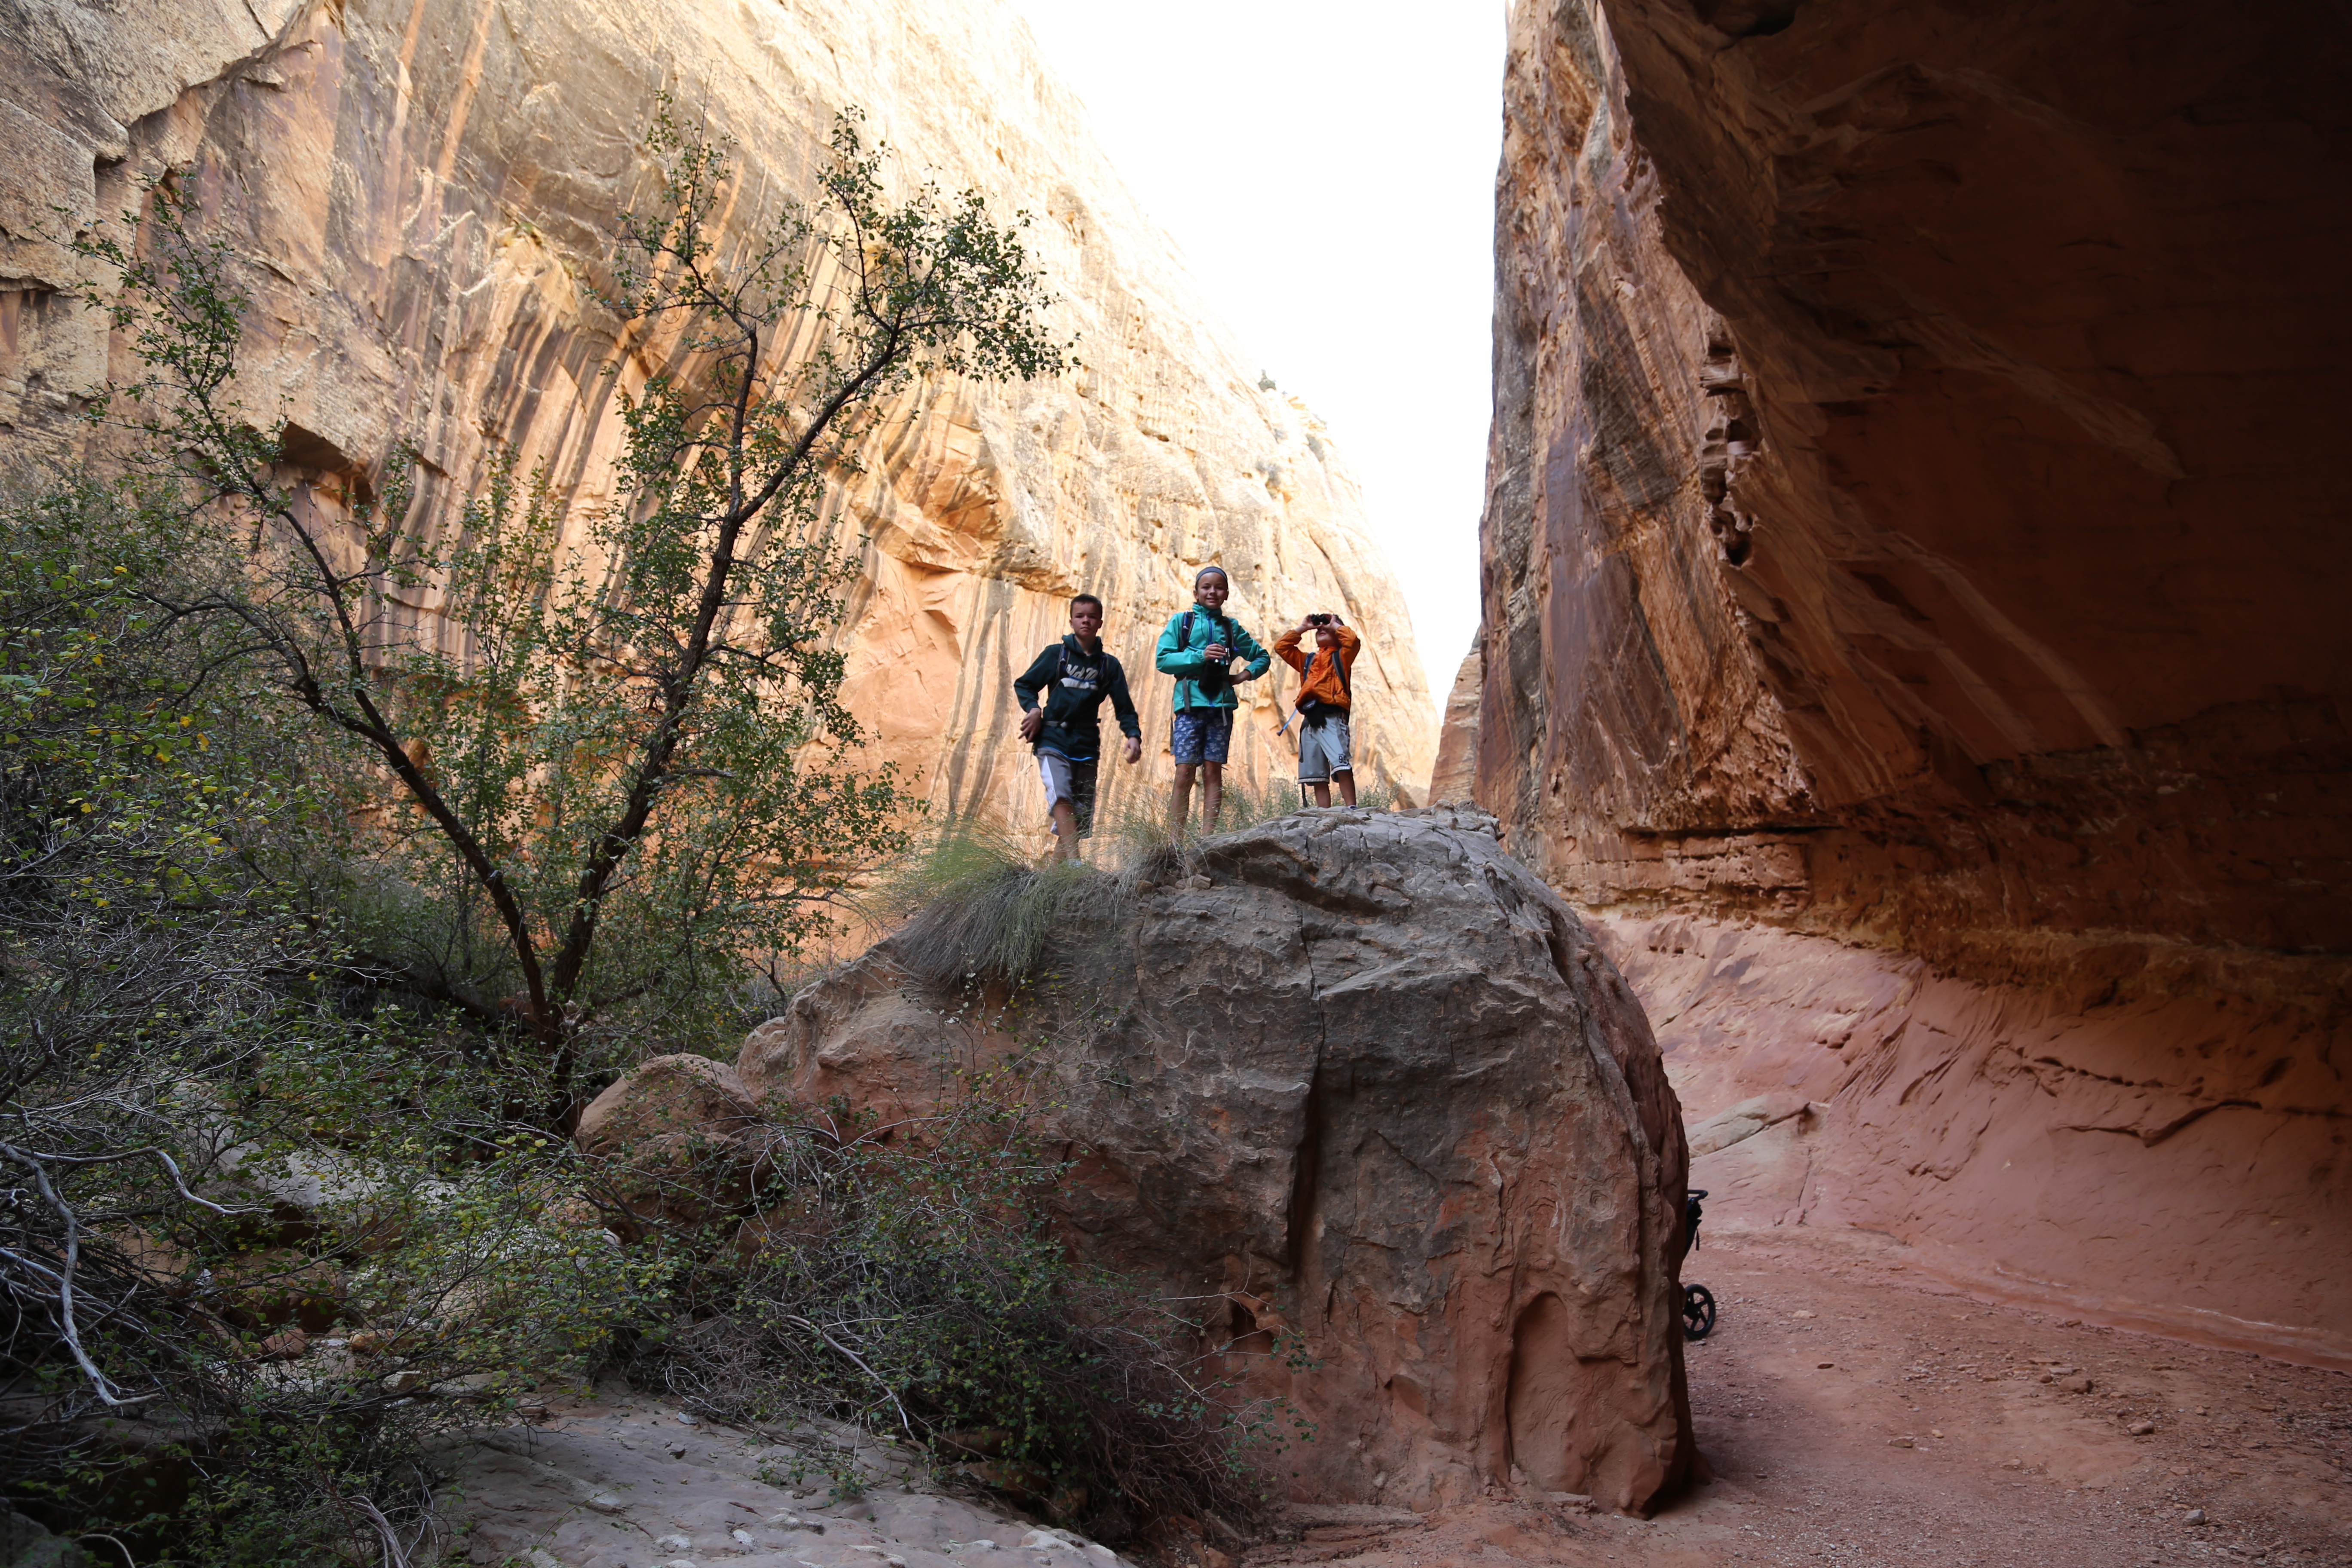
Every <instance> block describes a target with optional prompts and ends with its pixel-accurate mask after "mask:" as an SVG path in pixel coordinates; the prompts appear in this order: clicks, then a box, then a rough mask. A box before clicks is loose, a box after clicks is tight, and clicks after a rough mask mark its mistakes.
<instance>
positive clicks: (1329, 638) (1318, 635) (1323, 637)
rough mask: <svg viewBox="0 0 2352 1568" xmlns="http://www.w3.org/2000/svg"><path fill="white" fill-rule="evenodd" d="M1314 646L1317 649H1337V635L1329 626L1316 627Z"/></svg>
mask: <svg viewBox="0 0 2352 1568" xmlns="http://www.w3.org/2000/svg"><path fill="white" fill-rule="evenodd" d="M1315 646H1316V647H1319V648H1334V647H1339V633H1338V632H1335V631H1333V630H1332V629H1331V628H1330V627H1329V626H1317V627H1316V628H1315Z"/></svg>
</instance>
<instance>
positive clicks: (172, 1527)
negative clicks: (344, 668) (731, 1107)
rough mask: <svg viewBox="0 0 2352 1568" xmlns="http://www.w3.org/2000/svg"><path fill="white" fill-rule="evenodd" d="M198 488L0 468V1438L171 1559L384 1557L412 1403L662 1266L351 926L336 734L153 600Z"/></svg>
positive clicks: (403, 1477) (31, 1471) (28, 1498)
mask: <svg viewBox="0 0 2352 1568" xmlns="http://www.w3.org/2000/svg"><path fill="white" fill-rule="evenodd" d="M189 521H190V519H189V515H188V514H187V513H186V512H185V511H184V510H182V509H181V508H180V507H179V506H178V505H177V504H176V500H175V498H174V497H173V495H172V493H171V492H170V491H169V490H166V489H156V488H153V487H149V486H144V485H142V484H140V483H138V482H135V481H123V482H118V483H112V484H107V483H100V482H98V481H95V480H93V479H89V478H88V477H86V476H77V475H73V474H47V475H39V474H18V475H13V476H10V477H8V478H7V479H6V480H5V482H0V703H5V710H0V742H5V747H6V751H5V763H0V1184H5V1194H6V1198H7V1201H6V1202H5V1203H0V1475H5V1478H6V1479H5V1494H6V1496H7V1498H8V1500H10V1501H13V1502H15V1503H17V1504H19V1505H21V1506H23V1507H25V1508H26V1509H29V1510H33V1511H34V1512H36V1513H37V1514H38V1515H39V1516H41V1517H43V1518H45V1519H46V1520H47V1521H49V1522H51V1523H54V1524H57V1525H59V1526H61V1527H64V1528H67V1529H69V1530H71V1531H77V1532H80V1531H106V1532H108V1533H112V1534H117V1535H121V1536H123V1537H124V1538H126V1539H129V1540H131V1541H133V1542H136V1543H137V1544H138V1545H139V1546H140V1547H141V1548H142V1553H145V1554H148V1555H151V1556H154V1557H163V1558H165V1559H166V1560H175V1561H187V1562H195V1561H202V1562H206V1563H220V1564H224V1565H226V1564H240V1563H253V1564H259V1563H279V1562H284V1563H316V1562H319V1561H321V1560H324V1559H325V1558H326V1557H328V1556H331V1555H332V1554H333V1553H334V1552H337V1551H341V1550H342V1549H343V1548H345V1547H350V1548H352V1550H354V1551H356V1552H358V1553H359V1557H358V1560H361V1561H368V1560H373V1559H374V1558H375V1557H376V1556H378V1555H379V1553H380V1552H389V1553H390V1554H391V1555H393V1556H397V1555H398V1554H399V1552H400V1551H401V1550H403V1548H401V1547H399V1546H398V1545H397V1542H400V1541H405V1542H409V1543H410V1544H411V1545H413V1544H414V1543H415V1542H416V1541H417V1540H418V1539H419V1538H420V1536H421V1535H422V1534H423V1533H424V1532H425V1513H424V1511H423V1510H422V1502H421V1500H422V1497H423V1495H424V1494H423V1492H422V1490H421V1488H422V1485H423V1482H422V1479H421V1476H422V1469H421V1466H422V1449H421V1444H422V1442H423V1440H424V1437H425V1435H426V1434H427V1433H429V1432H430V1431H433V1430H436V1429H442V1428H446V1427H448V1426H453V1425H462V1424H464V1423H465V1422H466V1421H467V1420H470V1419H478V1418H482V1417H486V1416H488V1415H491V1414H492V1413H494V1411H495V1409H496V1408H497V1406H498V1405H499V1402H500V1401H501V1400H503V1401H504V1402H505V1403H506V1404H507V1405H511V1403H512V1402H513V1398H514V1397H515V1396H516V1393H517V1391H518V1390H520V1389H521V1388H522V1387H523V1386H524V1385H525V1384H528V1383H530V1381H532V1380H535V1379H542V1378H546V1377H549V1376H562V1375H564V1374H565V1373H567V1372H568V1373H570V1374H572V1375H574V1376H577V1375H579V1374H580V1373H583V1372H584V1371H585V1368H586V1362H587V1358H588V1357H589V1356H590V1355H591V1354H592V1353H593V1352H594V1351H595V1349H596V1347H597V1346H598V1345H600V1344H601V1342H602V1340H603V1338H604V1333H605V1331H606V1330H607V1329H608V1328H609V1326H610V1325H611V1324H612V1323H613V1322H614V1321H615V1320H616V1318H617V1317H619V1316H620V1315H622V1314H625V1313H627V1312H631V1311H634V1310H636V1306H637V1303H638V1300H640V1298H641V1297H642V1295H643V1292H644V1290H645V1289H646V1287H648V1286H649V1285H650V1284H651V1283H652V1282H653V1276H654V1274H655V1272H656V1269H655V1268H654V1267H653V1266H652V1265H650V1264H649V1263H648V1262H647V1260H644V1259H634V1258H625V1257H623V1256H621V1255H620V1254H619V1253H618V1252H617V1250H616V1249H614V1247H612V1246H611V1245H610V1242H609V1238H607V1237H604V1236H603V1234H602V1232H601V1231H600V1230H598V1229H597V1228H596V1227H595V1226H593V1222H583V1219H582V1218H581V1217H575V1215H574V1214H573V1213H572V1211H571V1210H570V1209H569V1208H567V1206H566V1194H568V1193H570V1192H572V1191H573V1190H575V1189H576V1186H577V1180H576V1176H575V1174H574V1173H572V1171H571V1170H570V1168H569V1167H570V1164H571V1160H570V1157H569V1155H568V1152H567V1151H566V1150H565V1149H564V1148H563V1147H562V1146H561V1145H560V1144H559V1143H557V1142H554V1141H551V1140H550V1139H547V1138H546V1137H544V1136H542V1135H540V1134H538V1133H536V1132H535V1131H531V1130H530V1129H528V1128H525V1127H518V1126H516V1125H515V1124H513V1123H512V1122H511V1121H508V1120H505V1119H503V1118H502V1116H501V1113H500V1110H499V1107H500V1105H501V1103H502V1102H503V1101H504V1100H507V1099H509V1098H511V1097H512V1096H511V1091H510V1089H508V1088H507V1087H506V1086H505V1085H504V1084H503V1083H502V1082H501V1081H500V1080H499V1075H498V1074H497V1073H496V1072H495V1071H494V1069H492V1068H489V1067H488V1066H487V1065H485V1064H484V1063H483V1062H482V1061H481V1060H480V1059H479V1058H475V1057H469V1055H468V1053H467V1052H466V1051H465V1050H464V1049H462V1048H460V1047H459V1046H458V1045H457V1043H456V1042H452V1041H451V1040H449V1039H447V1038H446V1037H444V1034H445V1032H444V1031H443V1030H441V1029H440V1028H439V1027H438V1023H437V1021H436V1017H435V1016H434V1014H433V1012H432V1010H431V1009H429V1008H422V1007H419V1006H417V1005H415V1002H414V999H413V998H407V999H405V1001H404V998H403V997H402V995H401V994H400V993H399V992H397V990H396V989H394V988H393V987H392V986H391V985H390V984H389V977H388V976H386V975H384V974H383V973H380V972H377V971H374V970H372V969H371V968H370V967H369V966H367V964H366V963H364V962H362V959H361V958H360V957H359V956H358V955H356V954H355V953H354V952H353V950H352V947H351V945H350V943H349V942H347V941H346V940H345V939H344V937H343V935H342V932H341V921H340V914H339V910H340V903H341V899H342V898H343V897H344V896H345V894H346V893H347V891H348V888H349V883H350V875H349V872H350V866H349V863H348V861H347V860H346V859H345V858H342V856H341V851H342V850H343V849H345V848H346V847H347V845H348V835H349V824H348V816H347V814H346V811H345V809H344V808H345V802H346V796H345V794H344V790H343V788H342V785H343V782H344V781H343V780H342V779H341V778H340V777H339V775H337V774H336V773H334V771H333V769H332V767H331V763H332V760H333V759H332V758H331V756H329V757H323V758H322V757H321V756H320V755H319V754H318V753H317V752H316V749H315V736H314V734H313V732H312V731H310V727H309V726H307V725H305V724H302V723H300V722H297V721H293V716H291V715H289V713H287V711H286V710H285V709H284V707H283V706H282V705H280V704H276V703H272V702H270V701H268V700H266V698H267V695H268V691H267V688H266V687H263V688H260V689H257V686H256V683H255V682H254V680H253V679H252V672H251V671H250V670H249V669H247V668H245V666H244V664H243V662H242V658H241V656H242V652H243V649H242V647H241V646H240V639H239V638H238V637H236V635H235V633H234V629H233V628H230V627H226V626H223V625H222V624H221V623H218V622H211V621H206V620H204V619H202V618H188V619H183V618H179V617H175V616H173V615H171V614H170V613H169V611H168V608H166V607H165V606H164V605H162V604H159V603H158V600H159V598H162V597H164V596H165V595H167V594H168V591H169V590H170V589H171V588H172V587H173V585H174V584H176V583H177V582H178V581H179V575H178V574H179V573H180V572H181V570H182V568H183V566H184V563H185V560H186V557H185V555H184V554H183V553H182V552H181V551H180V550H179V548H178V546H179V544H180V542H181V540H180V533H181V531H182V530H183V529H184V528H186V527H187V526H188V525H189ZM159 585H161V587H162V588H163V590H164V591H165V593H164V594H159V593H158V592H157V590H158V587H159ZM305 1351H308V1352H310V1353H308V1354H304V1353H302V1352H305ZM452 1380H462V1381H463V1382H464V1383H465V1384H466V1386H465V1387H464V1389H463V1392H464V1393H465V1394H466V1395H467V1398H466V1399H465V1400H464V1401H462V1402H456V1403H443V1404H440V1405H434V1406H431V1407H429V1409H426V1408H420V1407H419V1406H418V1405H417V1404H416V1401H415V1398H414V1397H413V1393H414V1391H415V1390H418V1389H426V1388H430V1387H432V1386H433V1385H436V1384H448V1383H450V1382H451V1381H452ZM271 1500H275V1501H271ZM281 1504H282V1505H283V1509H282V1511H283V1512H284V1515H285V1521H302V1528H300V1529H296V1528H293V1526H292V1525H291V1524H289V1523H286V1522H285V1521H281V1522H280V1524H279V1525H278V1526H277V1527H273V1528H268V1529H263V1528H259V1527H258V1526H257V1524H256V1522H255V1521H257V1519H258V1518H259V1517H260V1516H261V1513H267V1512H268V1510H269V1509H272V1508H278V1507H279V1505H281ZM256 1510H260V1512H259V1513H257V1512H256ZM386 1532H390V1534H389V1536H387V1534H386ZM387 1540H391V1541H393V1542H395V1544H394V1545H392V1546H386V1544H385V1542H386V1541H387ZM240 1542H242V1543H243V1544H239V1543H240ZM354 1542H356V1545H354ZM265 1546H267V1547H268V1551H269V1552H270V1553H274V1554H267V1555H256V1554H255V1553H257V1552H261V1551H262V1549H263V1548H264V1547H265ZM191 1553H192V1554H193V1555H188V1554H191Z"/></svg>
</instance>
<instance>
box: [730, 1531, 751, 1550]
mask: <svg viewBox="0 0 2352 1568" xmlns="http://www.w3.org/2000/svg"><path fill="white" fill-rule="evenodd" d="M727 1533H728V1534H730V1535H731V1536H733V1537H734V1538H735V1544H736V1545H738V1546H740V1547H742V1548H743V1549H744V1550H745V1551H747V1552H748V1551H750V1550H751V1548H752V1547H753V1546H755V1545H757V1544H758V1542H754V1541H753V1540H752V1539H751V1531H748V1530H730V1531H728V1532H727Z"/></svg>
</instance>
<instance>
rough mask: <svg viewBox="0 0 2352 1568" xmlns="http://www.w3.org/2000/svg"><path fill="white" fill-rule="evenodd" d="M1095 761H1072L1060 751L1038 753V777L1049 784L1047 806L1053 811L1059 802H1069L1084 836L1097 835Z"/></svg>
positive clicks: (1079, 829) (1089, 759)
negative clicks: (1095, 832)
mask: <svg viewBox="0 0 2352 1568" xmlns="http://www.w3.org/2000/svg"><path fill="white" fill-rule="evenodd" d="M1095 761H1096V759H1094V758H1092V757H1088V758H1087V759H1086V760H1085V761H1083V762H1072V761H1071V760H1070V759H1069V758H1067V757H1066V756H1064V755H1062V753H1061V752H1046V751H1040V752H1038V753H1037V776H1038V777H1039V778H1040V779H1042V780H1044V781H1045V809H1046V810H1047V811H1051V810H1053V809H1054V807H1055V805H1056V804H1058V803H1060V802H1062V801H1068V802H1069V803H1070V810H1071V812H1072V814H1073V815H1075V816H1076V817H1077V819H1078V821H1077V828H1078V837H1081V838H1087V837H1093V835H1094V830H1095Z"/></svg>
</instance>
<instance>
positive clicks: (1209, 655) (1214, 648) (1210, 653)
mask: <svg viewBox="0 0 2352 1568" xmlns="http://www.w3.org/2000/svg"><path fill="white" fill-rule="evenodd" d="M1201 655H1202V658H1206V659H1207V660H1208V661H1209V662H1210V663H1211V664H1231V663H1233V661H1234V650H1233V649H1231V648H1229V647H1226V646H1225V645H1224V644H1223V643H1221V642H1213V643H1211V644H1210V645H1209V646H1208V647H1204V648H1202V650H1201Z"/></svg>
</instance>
